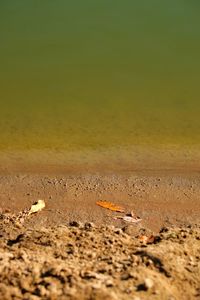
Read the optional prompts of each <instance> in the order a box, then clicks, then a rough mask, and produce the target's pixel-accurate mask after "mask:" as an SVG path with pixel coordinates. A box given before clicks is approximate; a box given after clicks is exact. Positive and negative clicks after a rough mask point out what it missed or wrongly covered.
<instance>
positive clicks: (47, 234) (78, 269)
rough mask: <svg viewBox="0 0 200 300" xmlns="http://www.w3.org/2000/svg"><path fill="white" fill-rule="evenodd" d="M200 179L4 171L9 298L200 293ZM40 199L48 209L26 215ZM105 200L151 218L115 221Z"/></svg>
mask: <svg viewBox="0 0 200 300" xmlns="http://www.w3.org/2000/svg"><path fill="white" fill-rule="evenodd" d="M199 183H200V177H199V175H198V174H197V173H196V174H190V175H188V174H183V173H181V174H178V173H171V172H159V173H158V172H156V173H155V172H149V173H148V172H145V173H142V172H140V173H137V174H136V173H135V174H133V173H131V174H127V173H126V174H123V173H121V174H102V173H101V174H84V175H83V174H82V175H77V174H71V175H58V174H57V175H55V174H52V175H45V174H22V173H20V174H2V175H1V177H0V189H1V195H0V208H1V220H0V226H1V235H0V236H1V238H0V299H88V300H89V299H133V300H139V299H141V300H142V299H167V300H170V299H171V300H172V299H200V284H199V278H200V227H199V225H198V224H199V219H200V217H199V216H200V199H199V194H200V184H199ZM38 199H44V200H45V202H46V208H45V209H44V210H43V211H41V212H38V213H36V214H35V215H33V216H30V217H28V218H26V217H25V218H24V219H23V214H22V219H21V220H22V222H21V221H20V222H19V216H20V213H19V212H20V211H23V210H24V209H25V208H29V207H30V206H31V204H32V203H33V202H35V201H36V200H38ZM97 200H107V201H112V202H114V203H116V204H119V205H122V206H124V207H125V211H126V212H130V211H134V212H135V213H136V214H137V215H138V216H140V217H141V218H142V221H141V222H139V223H138V224H133V225H130V224H129V223H126V222H124V221H122V220H115V219H114V216H116V215H119V213H115V212H111V211H109V210H106V209H104V208H101V207H99V206H97V205H96V201H97ZM74 220H76V221H78V223H77V222H74V223H71V226H68V224H69V222H72V221H74ZM91 222H93V223H95V226H94V225H93V223H91ZM82 224H83V225H82ZM163 226H165V230H162V231H161V232H159V231H160V230H161V228H162V227H163ZM151 234H153V235H154V236H155V240H154V241H153V243H152V244H149V245H146V244H143V243H142V242H140V241H139V239H138V236H141V235H147V236H149V235H151Z"/></svg>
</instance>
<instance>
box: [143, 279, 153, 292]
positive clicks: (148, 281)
mask: <svg viewBox="0 0 200 300" xmlns="http://www.w3.org/2000/svg"><path fill="white" fill-rule="evenodd" d="M144 286H145V287H146V289H147V290H149V289H151V288H152V287H153V286H154V282H153V280H152V279H150V278H146V279H145V280H144Z"/></svg>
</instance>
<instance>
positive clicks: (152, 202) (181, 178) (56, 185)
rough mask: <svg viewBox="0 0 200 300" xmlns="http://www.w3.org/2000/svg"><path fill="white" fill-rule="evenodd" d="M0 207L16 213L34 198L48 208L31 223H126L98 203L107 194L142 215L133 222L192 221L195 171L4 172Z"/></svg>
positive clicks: (196, 209) (198, 181)
mask: <svg viewBox="0 0 200 300" xmlns="http://www.w3.org/2000/svg"><path fill="white" fill-rule="evenodd" d="M0 190H1V195H0V209H1V210H2V211H4V210H6V209H8V210H10V211H11V212H13V213H15V212H18V211H21V210H23V209H24V208H27V207H30V205H31V204H32V203H33V202H35V201H36V200H38V199H43V200H45V202H46V208H45V210H44V211H42V212H41V214H40V215H39V216H38V218H37V220H36V221H34V218H33V220H32V222H33V224H32V225H34V226H46V225H56V224H67V223H68V222H69V221H72V220H77V221H81V222H95V223H96V224H110V225H114V226H124V225H126V224H125V223H123V222H122V221H121V220H115V219H114V218H113V216H114V215H115V214H114V213H112V212H109V211H108V210H105V209H102V208H101V207H98V206H97V205H96V201H99V200H106V201H112V202H114V203H116V204H120V205H123V206H124V207H125V210H126V212H130V211H133V212H134V213H135V214H136V215H138V216H139V217H140V218H142V222H140V223H139V224H138V225H135V226H134V228H141V227H144V228H148V229H150V230H153V231H155V232H158V231H159V230H160V228H161V227H162V226H165V225H167V226H168V225H177V226H180V225H184V224H186V225H187V224H192V225H193V224H196V223H199V219H200V217H199V216H200V198H199V194H200V176H199V174H198V173H194V174H184V173H175V172H174V173H172V172H167V171H165V172H152V171H151V172H150V171H149V172H145V173H144V172H140V173H139V172H138V173H137V174H136V173H135V174H133V173H124V174H123V173H121V174H112V173H110V174H102V173H101V174H82V175H78V174H74V175H73V174H71V175H63V174H62V175H58V174H57V175H55V174H51V175H45V174H39V175H37V174H10V175H9V174H7V175H5V174H2V175H1V177H0Z"/></svg>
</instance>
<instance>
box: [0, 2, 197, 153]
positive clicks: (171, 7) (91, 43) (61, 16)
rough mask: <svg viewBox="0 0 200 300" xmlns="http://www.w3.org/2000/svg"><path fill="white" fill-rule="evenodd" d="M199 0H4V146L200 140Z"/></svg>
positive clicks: (0, 74) (0, 109) (0, 83)
mask: <svg viewBox="0 0 200 300" xmlns="http://www.w3.org/2000/svg"><path fill="white" fill-rule="evenodd" d="M199 16H200V2H199V1H195V0H192V1H185V0H180V1H179V0H168V1H160V0H152V1H149V0H142V1H136V0H125V1H121V0H120V1H119V0H113V1H111V0H95V1H94V0H85V1H83V0H74V1H67V0H57V1H53V0H48V1H47V0H44V1H39V0H28V1H27V0H17V1H16V0H9V1H7V0H1V1H0V141H1V142H0V150H1V151H4V152H6V151H7V150H9V151H10V150H13V151H14V150H15V149H16V150H20V151H21V150H22V151H23V150H32V149H37V150H42V151H43V150H44V151H46V150H56V151H58V150H60V151H66V152H67V151H71V150H73V151H74V150H82V149H84V150H87V149H93V150H97V151H98V149H108V148H116V149H117V147H119V146H120V147H127V148H128V147H129V146H134V145H150V146H152V145H156V146H157V147H160V146H162V147H163V146H165V145H167V146H169V145H177V146H188V145H189V147H192V146H193V145H197V146H198V145H200V98H199V97H200V17H199Z"/></svg>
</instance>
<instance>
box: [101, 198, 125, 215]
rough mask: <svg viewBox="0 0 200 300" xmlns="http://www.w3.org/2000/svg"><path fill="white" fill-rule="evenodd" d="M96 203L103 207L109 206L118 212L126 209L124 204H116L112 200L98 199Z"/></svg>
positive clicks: (108, 207)
mask: <svg viewBox="0 0 200 300" xmlns="http://www.w3.org/2000/svg"><path fill="white" fill-rule="evenodd" d="M96 204H97V205H99V206H101V207H103V208H107V209H109V210H112V211H116V212H122V213H123V212H124V211H125V210H124V208H123V207H122V206H119V205H116V204H114V203H112V202H108V201H97V202H96Z"/></svg>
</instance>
